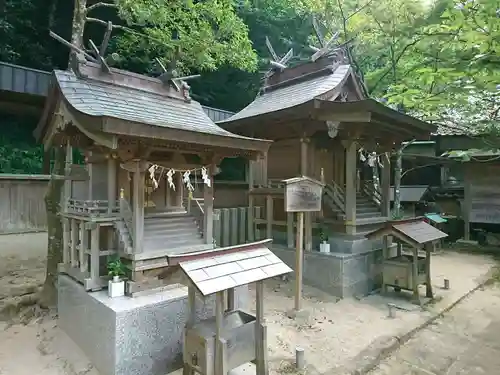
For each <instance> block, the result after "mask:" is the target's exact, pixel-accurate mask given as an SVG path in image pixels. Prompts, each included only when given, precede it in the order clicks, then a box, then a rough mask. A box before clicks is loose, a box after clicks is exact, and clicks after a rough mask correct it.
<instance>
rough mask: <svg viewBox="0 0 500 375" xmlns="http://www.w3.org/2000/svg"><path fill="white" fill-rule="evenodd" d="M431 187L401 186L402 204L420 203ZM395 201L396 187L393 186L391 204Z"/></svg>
mask: <svg viewBox="0 0 500 375" xmlns="http://www.w3.org/2000/svg"><path fill="white" fill-rule="evenodd" d="M428 189H429V187H428V186H427V185H425V186H420V185H416V186H401V187H400V188H399V192H400V193H399V194H400V201H401V202H419V201H420V200H421V199H422V197H423V196H424V194H425V193H426V192H427V190H428ZM392 201H394V187H393V186H391V202H392Z"/></svg>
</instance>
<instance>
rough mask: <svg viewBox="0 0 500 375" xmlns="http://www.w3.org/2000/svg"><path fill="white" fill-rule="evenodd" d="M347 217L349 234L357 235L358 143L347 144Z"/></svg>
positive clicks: (349, 142)
mask: <svg viewBox="0 0 500 375" xmlns="http://www.w3.org/2000/svg"><path fill="white" fill-rule="evenodd" d="M344 147H345V148H346V153H345V178H346V181H345V215H346V232H347V234H356V161H357V156H358V155H357V152H356V142H355V141H352V140H350V141H348V142H346V143H345V146H344Z"/></svg>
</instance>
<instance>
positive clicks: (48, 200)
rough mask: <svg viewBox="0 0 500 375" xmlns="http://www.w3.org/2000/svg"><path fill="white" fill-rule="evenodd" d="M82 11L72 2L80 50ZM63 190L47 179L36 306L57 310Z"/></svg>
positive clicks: (59, 151) (61, 159)
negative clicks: (40, 284) (41, 277)
mask: <svg viewBox="0 0 500 375" xmlns="http://www.w3.org/2000/svg"><path fill="white" fill-rule="evenodd" d="M86 7H87V0H75V4H74V10H73V27H72V31H71V43H72V44H73V45H75V46H76V47H78V48H83V31H84V28H85V10H86ZM54 154H55V155H54V168H53V169H52V176H62V175H64V172H65V156H66V153H65V149H64V147H61V146H57V147H55V152H54ZM63 187H64V180H59V179H54V178H51V180H50V181H49V185H48V189H47V193H46V195H45V206H46V207H45V210H46V213H47V231H48V236H49V238H48V245H47V270H46V275H45V282H44V284H43V288H42V291H41V292H40V298H39V304H40V306H42V307H54V306H57V266H58V264H59V263H61V261H62V250H63V228H62V221H61V217H60V216H59V213H60V210H61V198H62V192H63Z"/></svg>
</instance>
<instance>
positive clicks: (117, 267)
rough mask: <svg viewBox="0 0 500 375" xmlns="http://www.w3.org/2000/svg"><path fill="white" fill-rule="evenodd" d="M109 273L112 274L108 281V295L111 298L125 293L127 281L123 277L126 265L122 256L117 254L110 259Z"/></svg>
mask: <svg viewBox="0 0 500 375" xmlns="http://www.w3.org/2000/svg"><path fill="white" fill-rule="evenodd" d="M108 275H109V276H111V280H109V281H108V295H109V296H110V297H111V298H114V297H121V296H123V295H125V281H124V280H123V279H122V278H121V277H122V276H125V266H124V265H123V263H122V261H121V259H120V256H118V255H115V256H113V257H110V258H109V259H108Z"/></svg>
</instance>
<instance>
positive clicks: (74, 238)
mask: <svg viewBox="0 0 500 375" xmlns="http://www.w3.org/2000/svg"><path fill="white" fill-rule="evenodd" d="M76 228H77V225H76V219H71V267H78V259H77V257H76V244H77V243H78V230H77V229H76Z"/></svg>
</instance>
